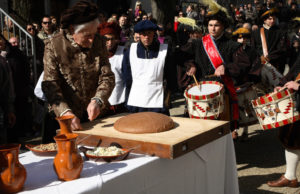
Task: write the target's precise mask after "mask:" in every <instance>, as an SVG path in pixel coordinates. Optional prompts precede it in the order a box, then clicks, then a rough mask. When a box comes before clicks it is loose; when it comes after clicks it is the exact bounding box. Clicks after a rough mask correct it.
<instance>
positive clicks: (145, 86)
mask: <svg viewBox="0 0 300 194" xmlns="http://www.w3.org/2000/svg"><path fill="white" fill-rule="evenodd" d="M156 30H159V27H158V26H157V25H156V24H154V23H152V22H151V21H150V20H143V21H140V22H138V23H137V24H136V25H135V26H134V32H137V33H139V34H140V41H139V42H138V43H132V44H131V46H130V48H129V49H128V50H127V51H126V52H125V53H124V58H123V62H122V71H123V72H122V74H123V80H124V81H125V86H126V95H125V99H126V105H127V109H128V110H129V112H132V113H136V112H146V111H150V112H158V113H163V114H166V115H169V114H170V113H169V107H168V103H167V102H168V101H169V100H168V99H169V96H168V95H166V90H169V89H173V88H174V84H175V83H176V76H175V75H176V74H175V73H176V69H175V66H174V67H173V66H172V65H173V63H172V57H171V52H169V51H168V45H166V44H160V43H159V41H158V40H157V39H156V38H155V36H154V34H155V33H156Z"/></svg>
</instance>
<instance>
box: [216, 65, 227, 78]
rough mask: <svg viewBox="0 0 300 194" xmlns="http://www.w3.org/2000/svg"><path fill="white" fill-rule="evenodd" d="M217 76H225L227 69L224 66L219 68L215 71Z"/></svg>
mask: <svg viewBox="0 0 300 194" xmlns="http://www.w3.org/2000/svg"><path fill="white" fill-rule="evenodd" d="M215 75H216V76H221V75H225V67H224V65H221V66H219V67H218V68H217V69H216V70H215Z"/></svg>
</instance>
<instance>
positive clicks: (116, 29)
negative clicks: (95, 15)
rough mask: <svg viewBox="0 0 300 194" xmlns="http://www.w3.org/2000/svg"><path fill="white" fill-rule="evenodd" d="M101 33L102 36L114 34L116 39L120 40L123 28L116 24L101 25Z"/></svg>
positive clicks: (106, 23)
mask: <svg viewBox="0 0 300 194" xmlns="http://www.w3.org/2000/svg"><path fill="white" fill-rule="evenodd" d="M99 32H100V34H101V35H102V36H104V35H106V34H113V35H115V37H116V38H120V33H121V27H120V26H119V25H118V24H117V23H116V22H105V23H102V24H100V26H99Z"/></svg>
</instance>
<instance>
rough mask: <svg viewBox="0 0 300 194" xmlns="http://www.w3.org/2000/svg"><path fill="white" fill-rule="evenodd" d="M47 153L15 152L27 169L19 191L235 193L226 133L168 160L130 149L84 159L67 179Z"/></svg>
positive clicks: (232, 157)
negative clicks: (108, 159) (106, 158)
mask: <svg viewBox="0 0 300 194" xmlns="http://www.w3.org/2000/svg"><path fill="white" fill-rule="evenodd" d="M53 158H54V157H38V156H34V155H33V154H32V153H31V152H26V153H23V154H20V156H19V159H20V162H21V163H22V164H23V165H24V166H25V168H26V170H27V179H26V182H25V185H24V190H23V191H22V192H20V193H30V194H34V193H42V194H46V193H49V194H56V193H58V194H68V193H72V194H74V193H100V194H102V193H105V194H114V193H122V194H134V193H147V194H160V193H161V194H169V193H170V194H176V193H179V194H193V193H204V194H210V193H211V194H221V193H228V194H235V193H239V190H238V178H237V170H236V160H235V152H234V146H233V142H232V137H231V134H228V135H226V136H224V137H222V138H219V139H217V140H215V141H213V142H211V143H209V144H206V145H204V146H202V147H200V148H198V149H196V150H195V151H192V152H190V153H187V154H185V155H183V156H181V157H179V158H176V159H174V160H169V159H161V158H158V157H151V156H146V155H140V154H130V155H129V157H128V158H127V160H123V161H118V162H112V163H105V162H101V161H100V162H99V161H98V162H94V161H86V162H85V163H84V167H83V171H82V172H81V176H80V178H79V179H77V180H74V181H69V182H62V181H59V180H58V179H57V176H56V174H55V172H54V170H53Z"/></svg>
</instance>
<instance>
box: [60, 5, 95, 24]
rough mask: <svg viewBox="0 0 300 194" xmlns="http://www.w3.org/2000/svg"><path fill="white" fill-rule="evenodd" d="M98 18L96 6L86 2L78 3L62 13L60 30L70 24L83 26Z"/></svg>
mask: <svg viewBox="0 0 300 194" xmlns="http://www.w3.org/2000/svg"><path fill="white" fill-rule="evenodd" d="M97 17H98V8H97V6H96V5H95V4H94V3H92V2H90V1H87V0H80V1H78V2H77V3H76V4H75V5H73V7H71V8H70V9H67V10H66V11H64V12H63V13H62V15H61V25H62V28H63V29H65V28H68V27H69V25H72V24H83V23H87V22H90V21H93V20H94V19H96V18H97Z"/></svg>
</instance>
